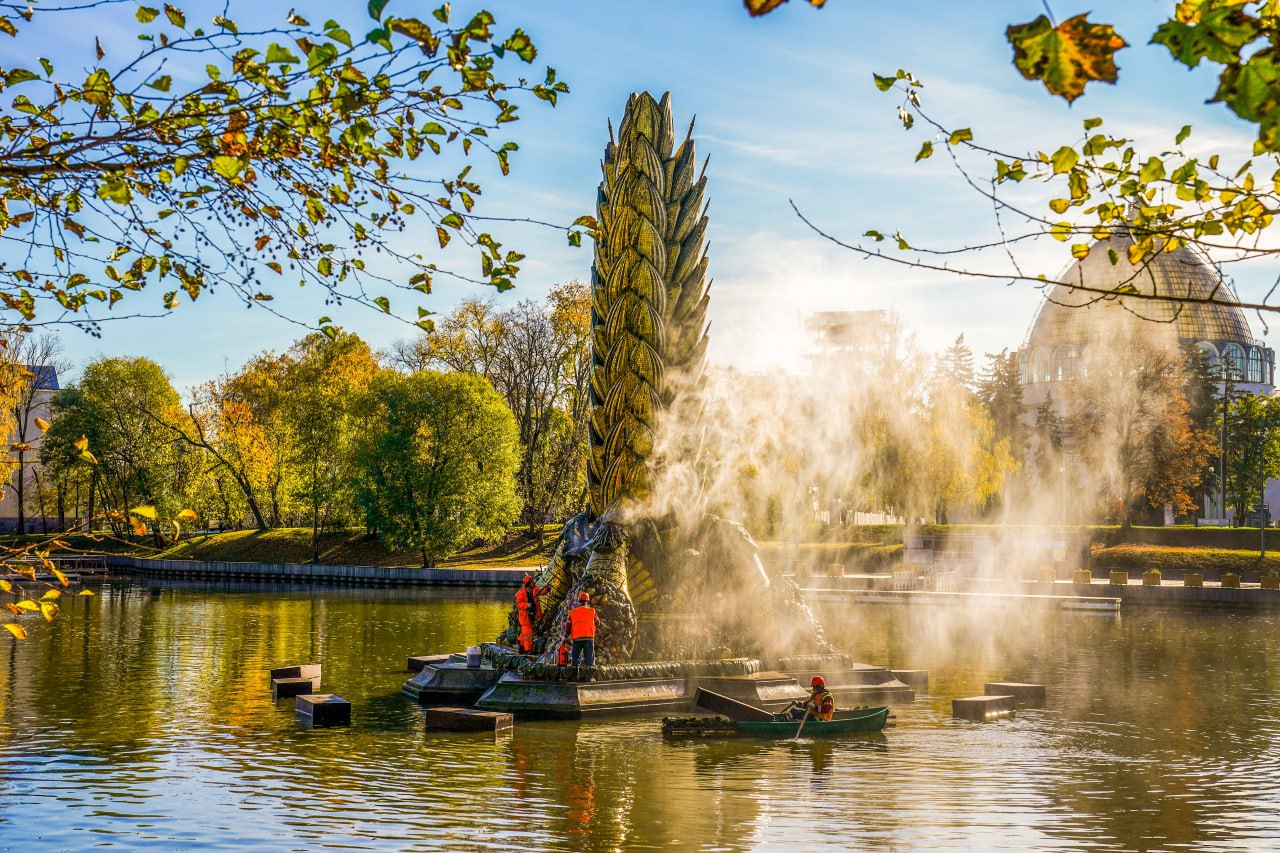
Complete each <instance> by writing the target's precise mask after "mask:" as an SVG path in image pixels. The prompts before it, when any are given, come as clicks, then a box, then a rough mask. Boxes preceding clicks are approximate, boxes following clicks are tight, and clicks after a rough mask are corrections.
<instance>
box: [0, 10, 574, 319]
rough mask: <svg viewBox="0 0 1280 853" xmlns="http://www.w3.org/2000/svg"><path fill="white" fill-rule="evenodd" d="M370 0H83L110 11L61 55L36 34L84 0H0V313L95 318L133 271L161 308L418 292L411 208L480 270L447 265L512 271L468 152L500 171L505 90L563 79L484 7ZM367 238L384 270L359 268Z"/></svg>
mask: <svg viewBox="0 0 1280 853" xmlns="http://www.w3.org/2000/svg"><path fill="white" fill-rule="evenodd" d="M387 6H388V2H387V0H374V2H371V3H369V4H368V12H369V15H370V18H371V19H372V20H371V21H366V22H364V23H361V21H359V20H349V21H346V22H345V23H343V22H339V21H336V20H332V19H330V20H325V21H324V22H323V23H313V22H311V21H309V20H307V19H306V18H304V17H303V16H302V15H301V14H298V13H297V12H291V13H290V14H289V15H288V16H287V18H286V19H285V20H284V21H281V22H279V23H278V24H276V25H269V26H258V25H254V26H244V27H242V26H240V24H238V23H237V22H236V21H235V20H234V19H233V18H232V17H231V14H232V10H231V7H226V8H224V9H222V11H221V13H220V14H216V15H214V16H212V18H211V19H207V20H197V19H196V18H195V17H192V18H190V19H189V18H188V16H187V14H186V13H185V12H184V11H183V10H181V9H180V8H178V7H176V6H173V5H168V4H166V5H165V6H164V7H163V10H161V9H158V8H154V7H149V6H146V5H140V6H130V7H128V9H127V10H126V8H125V7H124V6H119V5H114V4H110V3H107V2H90V3H88V4H87V7H88V8H95V9H97V10H98V13H99V14H100V15H102V16H103V17H104V18H107V17H108V16H111V17H110V20H109V22H108V25H107V26H106V27H104V29H103V30H102V32H101V34H100V35H99V36H98V38H97V39H96V51H95V52H94V53H91V54H90V55H88V56H86V57H85V62H84V63H83V64H82V63H76V64H75V71H74V72H73V69H72V68H71V67H66V68H55V67H54V65H53V64H52V63H50V62H49V61H48V60H46V59H42V58H40V57H39V56H38V55H37V54H36V51H37V49H38V46H39V45H41V44H43V43H45V42H46V41H47V40H48V39H50V38H57V37H58V36H57V33H58V31H59V28H64V27H65V26H66V24H67V22H68V21H69V20H70V18H71V16H73V15H75V16H83V15H85V14H86V12H85V9H86V4H71V3H66V2H57V1H55V2H53V3H51V4H44V3H41V4H38V5H33V6H29V7H22V8H20V7H16V6H15V7H8V8H6V9H4V10H0V30H2V31H3V32H5V33H7V34H8V37H12V40H11V41H10V49H9V50H8V51H7V52H6V55H5V59H4V62H3V67H0V88H3V89H4V90H5V91H6V92H10V93H11V97H7V98H6V99H5V100H4V102H3V106H0V134H3V136H4V137H5V138H6V139H7V140H8V143H7V144H6V146H5V148H4V150H3V152H0V196H2V197H3V198H4V199H5V202H6V204H5V205H4V206H3V207H0V237H3V239H5V240H6V241H7V242H8V243H9V244H10V245H11V247H14V248H15V252H16V253H17V254H15V257H18V256H19V255H20V256H21V257H22V261H21V262H16V263H10V264H7V265H6V266H5V267H4V268H3V269H0V303H2V304H3V306H4V307H5V309H6V310H7V312H9V314H10V317H11V322H35V321H38V319H39V318H42V317H44V316H45V312H47V311H49V310H52V311H56V312H72V313H71V314H70V315H69V320H68V321H69V322H72V323H75V324H77V325H80V326H83V327H84V328H86V329H89V330H91V331H92V330H93V329H94V328H95V324H96V323H97V322H98V321H100V320H101V319H103V318H104V317H110V316H116V315H114V314H113V312H112V309H114V307H115V305H116V303H117V302H118V301H120V300H122V299H127V298H128V297H129V295H130V293H131V292H132V291H138V290H142V289H144V288H159V289H160V290H161V291H162V292H163V296H162V297H161V298H160V300H159V302H160V304H161V305H162V306H163V308H164V309H165V310H172V309H173V308H175V307H177V306H178V305H179V304H180V302H181V300H182V297H183V296H184V295H185V297H186V298H187V299H191V300H194V299H195V298H197V297H198V296H199V295H200V293H202V292H203V291H204V290H205V289H207V288H210V287H214V286H218V285H221V286H224V287H226V288H229V289H230V290H232V291H233V292H234V293H236V294H237V295H238V296H239V297H240V298H241V299H243V300H244V301H245V302H246V303H248V304H258V305H263V306H266V307H267V308H268V310H271V308H270V300H271V298H272V294H273V292H274V291H275V290H276V289H277V288H278V287H280V286H283V285H284V284H286V283H289V284H293V283H296V284H311V285H313V286H318V287H319V288H321V289H322V291H323V292H324V293H325V295H326V298H327V300H328V301H335V302H342V303H345V302H352V303H362V304H367V305H370V306H372V307H374V308H376V309H378V310H381V311H387V312H390V311H391V310H392V307H391V302H390V298H389V297H388V296H387V295H385V294H386V293H388V292H391V291H392V290H394V289H395V288H399V289H402V290H404V291H406V292H408V293H410V294H414V295H421V294H425V293H429V292H430V289H431V286H432V279H433V276H434V275H436V274H437V272H438V270H439V265H438V262H439V257H438V256H437V255H436V254H435V253H434V252H424V251H423V250H422V249H421V247H420V243H419V242H418V241H415V245H414V247H413V248H405V247H404V245H403V241H402V240H400V239H398V237H397V235H398V234H399V233H400V232H401V231H402V230H403V229H405V228H407V227H414V228H415V229H416V230H418V231H421V232H425V233H428V234H432V235H433V242H438V245H439V247H440V248H441V249H443V248H444V246H445V245H446V244H448V243H450V242H451V241H454V240H456V241H459V242H461V243H466V244H468V245H469V246H471V247H474V250H475V251H476V252H477V253H478V255H479V261H480V270H479V275H478V276H476V275H467V276H464V277H465V278H468V279H471V280H476V281H479V282H481V283H485V284H489V285H492V286H494V287H496V288H498V289H500V290H501V289H506V288H508V287H510V286H511V285H512V279H513V277H514V276H515V274H516V272H517V271H518V269H519V262H520V259H521V255H520V254H519V253H517V252H513V251H509V250H506V249H504V248H503V247H502V245H501V244H500V243H499V242H498V240H497V239H495V238H494V236H493V235H492V234H490V233H488V232H486V231H483V230H482V229H480V228H478V227H476V226H477V222H478V220H476V219H473V218H472V211H473V208H474V207H475V206H476V204H477V199H478V197H479V196H480V193H481V187H480V186H479V184H478V183H477V180H476V178H475V177H474V176H472V174H471V167H470V165H468V164H467V161H468V160H470V159H472V158H473V157H475V156H476V155H479V154H484V155H485V156H487V157H492V158H494V159H495V160H496V163H497V165H498V166H499V167H500V168H501V170H502V172H503V173H504V174H505V173H506V172H507V171H508V169H509V167H510V159H511V155H512V153H513V152H514V151H516V150H517V144H516V142H515V141H514V140H512V139H510V138H506V134H505V130H506V127H505V126H506V125H507V124H508V123H509V122H512V121H515V120H516V119H517V118H518V117H519V116H518V111H519V108H520V105H521V103H522V102H524V101H526V99H528V100H539V99H540V100H543V101H546V102H549V103H551V104H554V103H555V101H556V99H557V98H558V96H559V95H560V94H562V93H564V92H566V91H567V89H566V87H565V85H564V84H563V83H561V82H559V81H557V80H556V78H555V72H554V71H553V70H551V69H547V70H546V75H545V79H543V80H542V82H537V83H528V82H526V81H525V80H524V79H522V78H518V77H514V76H511V75H510V72H511V71H513V70H514V67H513V63H514V64H515V65H516V66H518V65H520V64H528V63H532V62H533V60H534V58H535V56H536V53H537V51H536V49H535V47H534V45H533V43H532V41H531V40H530V38H529V36H528V35H527V34H526V33H524V32H523V31H522V30H520V29H518V28H517V29H514V30H511V31H507V32H505V33H500V32H499V31H498V29H497V27H498V25H497V22H496V20H495V18H494V16H493V14H491V13H490V12H488V11H484V10H480V11H477V12H475V13H474V14H472V15H470V16H462V17H460V18H457V19H455V18H454V17H453V13H452V11H451V8H450V6H449V4H444V5H443V6H441V7H440V8H439V9H437V10H436V11H435V12H434V13H433V16H432V19H431V20H429V21H424V20H421V19H419V18H416V17H410V16H408V15H405V16H400V15H395V14H389V13H388V10H387ZM247 11H248V10H247ZM405 11H406V12H408V11H409V10H405ZM125 14H131V15H132V18H133V20H128V21H127V22H126V21H125V20H122V18H123V16H124V15H125ZM352 33H356V34H357V35H355V36H353V35H352ZM361 34H363V35H361ZM134 36H136V37H137V38H136V40H135V38H134ZM85 66H87V67H88V74H87V76H84V77H83V78H82V77H81V76H80V75H81V74H83V73H84V72H83V70H80V69H83V68H84V67H85ZM424 160H425V161H434V164H435V165H434V167H433V166H431V165H420V161H424ZM446 164H447V165H446ZM18 247H21V248H20V250H19V249H18ZM377 254H381V255H382V256H384V257H387V258H390V259H392V260H394V261H395V262H396V265H395V266H394V267H392V269H394V270H396V271H394V272H391V273H389V274H388V272H387V268H386V266H385V265H383V264H380V265H379V271H378V272H377V273H376V274H374V273H372V272H369V271H367V270H366V266H365V259H366V258H368V257H370V256H373V255H377ZM415 292H416V293H415ZM129 302H130V305H132V306H133V310H134V311H135V312H136V311H138V310H139V306H137V305H136V304H134V302H133V300H129ZM62 316H64V320H65V319H66V315H62ZM318 322H319V324H320V325H321V326H325V327H327V326H328V322H329V321H328V318H321V319H320V320H319V321H318Z"/></svg>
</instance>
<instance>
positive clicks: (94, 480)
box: [85, 471, 98, 533]
mask: <svg viewBox="0 0 1280 853" xmlns="http://www.w3.org/2000/svg"><path fill="white" fill-rule="evenodd" d="M97 486H98V472H96V471H95V472H94V473H93V476H92V477H90V478H89V511H88V512H87V513H85V532H86V533H92V532H93V499H94V498H95V497H96V496H97V495H96V492H97Z"/></svg>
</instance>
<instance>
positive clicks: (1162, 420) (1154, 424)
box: [1064, 309, 1215, 527]
mask: <svg viewBox="0 0 1280 853" xmlns="http://www.w3.org/2000/svg"><path fill="white" fill-rule="evenodd" d="M1117 310H1118V309H1117ZM1109 319H1110V320H1112V321H1113V322H1111V323H1101V324H1099V325H1100V328H1099V330H1098V334H1097V339H1096V340H1095V341H1093V343H1092V345H1086V346H1085V347H1084V354H1085V355H1084V357H1085V361H1086V369H1085V370H1084V371H1083V375H1082V376H1081V377H1080V378H1077V379H1076V380H1075V381H1074V382H1072V383H1070V384H1069V385H1068V386H1067V397H1066V400H1065V401H1064V402H1065V408H1066V415H1065V418H1064V420H1065V431H1066V435H1067V438H1068V444H1069V446H1070V449H1071V451H1072V453H1073V454H1075V455H1076V456H1078V457H1079V458H1080V459H1082V460H1083V461H1084V462H1085V463H1086V465H1084V466H1081V468H1082V472H1081V475H1082V476H1086V477H1087V476H1096V477H1098V478H1100V480H1099V482H1097V483H1093V484H1090V485H1092V486H1094V487H1095V488H1096V489H1098V490H1099V491H1100V492H1101V493H1103V494H1107V495H1110V496H1111V497H1113V498H1114V499H1115V501H1116V506H1117V508H1118V514H1119V517H1120V521H1121V524H1122V525H1123V526H1125V527H1128V526H1130V525H1131V524H1132V513H1133V509H1134V507H1135V505H1136V504H1137V503H1138V501H1139V499H1145V501H1146V503H1147V504H1148V505H1150V506H1153V507H1154V506H1156V505H1157V503H1156V502H1157V501H1158V502H1159V503H1160V504H1164V503H1168V504H1172V505H1174V506H1175V507H1181V508H1183V509H1186V508H1187V505H1188V504H1189V503H1190V501H1191V498H1190V492H1191V490H1193V489H1194V488H1195V487H1196V486H1197V485H1198V484H1199V483H1200V480H1201V478H1202V477H1203V474H1204V468H1205V464H1206V462H1207V461H1208V458H1209V454H1210V453H1211V452H1212V451H1213V449H1214V448H1215V445H1214V443H1213V441H1212V438H1211V437H1210V436H1208V435H1207V434H1205V433H1204V432H1203V431H1202V430H1198V429H1196V428H1195V426H1194V424H1192V422H1191V419H1190V417H1189V416H1188V405H1187V401H1186V396H1185V395H1184V393H1183V390H1182V389H1183V386H1184V385H1185V382H1186V378H1185V375H1184V372H1183V370H1184V364H1185V360H1184V358H1183V354H1182V352H1181V350H1180V349H1179V347H1178V345H1177V343H1176V342H1175V341H1172V340H1170V338H1169V336H1170V335H1171V334H1172V330H1170V329H1168V328H1167V327H1154V328H1152V327H1150V324H1146V325H1144V326H1140V327H1138V328H1136V329H1135V328H1134V327H1133V324H1135V323H1139V322H1141V321H1137V320H1134V319H1133V318H1131V317H1130V316H1129V315H1127V314H1124V313H1123V312H1120V313H1117V314H1113V315H1112V316H1111V317H1110V318H1109ZM1162 331H1163V332H1164V333H1165V334H1161V332H1162Z"/></svg>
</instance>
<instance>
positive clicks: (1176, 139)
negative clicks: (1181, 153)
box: [1173, 124, 1191, 145]
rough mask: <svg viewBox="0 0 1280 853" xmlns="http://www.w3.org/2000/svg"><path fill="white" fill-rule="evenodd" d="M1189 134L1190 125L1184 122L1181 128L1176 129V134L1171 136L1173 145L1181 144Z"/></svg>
mask: <svg viewBox="0 0 1280 853" xmlns="http://www.w3.org/2000/svg"><path fill="white" fill-rule="evenodd" d="M1190 135H1191V125H1189V124H1184V125H1183V126H1182V130H1180V131H1178V135H1177V136H1175V137H1174V138H1173V144H1174V145H1181V144H1182V143H1184V142H1186V141H1187V137H1188V136H1190Z"/></svg>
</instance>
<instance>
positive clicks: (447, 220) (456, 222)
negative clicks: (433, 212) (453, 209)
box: [440, 213, 462, 228]
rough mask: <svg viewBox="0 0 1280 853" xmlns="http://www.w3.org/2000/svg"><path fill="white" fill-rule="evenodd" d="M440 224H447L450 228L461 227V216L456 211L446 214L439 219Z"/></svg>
mask: <svg viewBox="0 0 1280 853" xmlns="http://www.w3.org/2000/svg"><path fill="white" fill-rule="evenodd" d="M440 224H441V225H448V226H449V227H450V228H461V227H462V216H461V215H460V214H458V213H450V214H449V215H448V216H446V217H444V218H443V219H441V220H440Z"/></svg>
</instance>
